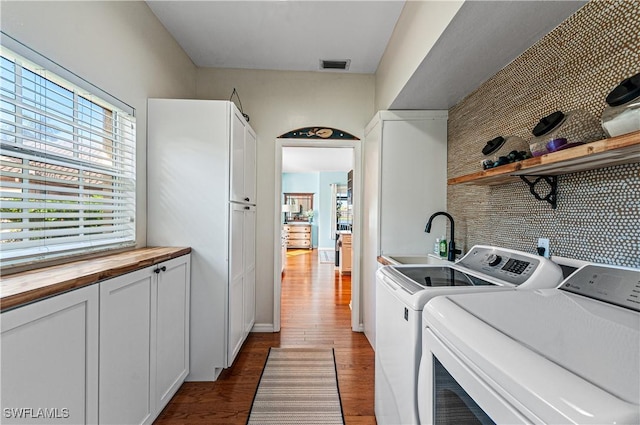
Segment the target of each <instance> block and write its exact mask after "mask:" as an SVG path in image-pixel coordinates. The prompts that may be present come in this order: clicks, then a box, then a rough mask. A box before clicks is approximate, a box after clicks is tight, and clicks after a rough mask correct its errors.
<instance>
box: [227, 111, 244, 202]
mask: <svg viewBox="0 0 640 425" xmlns="http://www.w3.org/2000/svg"><path fill="white" fill-rule="evenodd" d="M244 139H245V120H244V117H243V116H242V115H241V114H240V113H239V112H238V111H237V110H236V109H235V108H233V109H232V113H231V146H230V149H231V164H230V165H231V170H230V173H231V176H230V179H231V182H230V184H231V187H230V195H231V200H232V201H236V202H248V201H246V200H245V198H246V197H247V196H246V195H245V193H244V175H245V161H244V157H245V142H244Z"/></svg>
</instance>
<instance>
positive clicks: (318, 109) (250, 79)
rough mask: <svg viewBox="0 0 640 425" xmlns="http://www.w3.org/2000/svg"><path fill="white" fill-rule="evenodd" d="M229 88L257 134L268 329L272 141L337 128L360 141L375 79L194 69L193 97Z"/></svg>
mask: <svg viewBox="0 0 640 425" xmlns="http://www.w3.org/2000/svg"><path fill="white" fill-rule="evenodd" d="M234 87H235V88H236V89H237V90H238V93H239V95H240V99H241V100H242V106H243V109H244V112H245V113H247V114H249V116H250V118H251V121H250V124H251V126H252V127H253V129H254V130H255V131H256V133H257V134H258V153H257V161H258V182H257V185H258V186H257V189H258V214H257V221H258V225H257V239H258V246H257V253H258V254H257V264H256V324H258V325H269V324H272V323H273V287H274V282H273V276H274V271H273V255H274V252H273V249H274V240H273V235H274V231H275V229H274V227H273V226H274V221H275V216H274V210H275V204H274V202H275V193H274V190H275V189H274V188H275V179H276V175H275V139H276V138H277V137H278V136H279V135H281V134H283V133H285V132H287V131H289V130H293V129H296V128H300V127H306V126H312V125H319V126H327V127H335V128H339V129H342V130H345V131H347V132H349V133H351V134H353V135H355V136H357V137H360V138H362V137H363V133H364V127H365V125H366V124H367V123H368V122H369V120H370V119H371V117H372V116H373V114H374V77H373V75H362V74H344V73H333V72H326V73H321V72H282V71H256V70H238V69H211V68H209V69H199V70H198V73H197V96H198V97H199V98H201V99H229V96H230V95H231V92H232V90H233V88H234ZM280 177H281V176H280V175H278V176H277V178H280Z"/></svg>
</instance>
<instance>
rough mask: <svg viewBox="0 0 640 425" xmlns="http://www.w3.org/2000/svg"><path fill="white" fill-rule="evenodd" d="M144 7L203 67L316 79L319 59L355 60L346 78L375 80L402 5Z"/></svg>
mask: <svg viewBox="0 0 640 425" xmlns="http://www.w3.org/2000/svg"><path fill="white" fill-rule="evenodd" d="M147 4H148V5H149V7H150V8H151V10H152V11H153V13H154V14H155V15H156V16H157V17H158V19H160V21H161V22H162V24H163V25H164V26H165V28H166V29H167V30H168V31H169V32H170V33H171V34H172V35H173V37H174V38H175V39H176V41H177V42H178V43H179V44H180V46H181V47H182V49H183V50H184V51H185V52H186V53H187V54H188V55H189V57H190V58H191V60H192V61H193V62H194V63H195V64H196V65H197V66H199V67H213V68H242V69H271V70H281V71H318V70H319V65H320V60H321V59H325V60H341V59H351V65H350V68H349V72H352V73H366V74H373V73H375V72H376V69H377V67H378V63H379V62H380V58H381V57H382V54H383V53H384V49H385V47H386V46H387V43H388V41H389V37H391V33H392V32H393V29H394V27H395V25H396V21H397V20H398V17H399V16H400V12H401V11H402V7H403V6H404V1H400V0H392V1H328V0H323V1H304V0H292V1H265V0H262V1H240V0H236V1H186V2H185V1H176V0H169V1H165V0H160V1H151V0H148V1H147ZM364 22H366V24H363V23H364ZM332 72H335V71H332Z"/></svg>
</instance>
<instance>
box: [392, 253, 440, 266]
mask: <svg viewBox="0 0 640 425" xmlns="http://www.w3.org/2000/svg"><path fill="white" fill-rule="evenodd" d="M385 258H387V259H388V260H389V262H390V263H393V264H443V263H446V262H447V260H446V259H444V258H439V257H436V256H435V255H385Z"/></svg>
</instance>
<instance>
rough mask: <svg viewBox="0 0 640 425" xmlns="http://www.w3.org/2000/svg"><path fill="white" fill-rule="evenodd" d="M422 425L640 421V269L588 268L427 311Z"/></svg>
mask: <svg viewBox="0 0 640 425" xmlns="http://www.w3.org/2000/svg"><path fill="white" fill-rule="evenodd" d="M423 316H424V317H423V319H424V335H423V357H422V361H421V365H420V373H419V385H418V400H419V414H420V419H421V422H422V423H425V424H442V423H479V424H506V423H508V424H638V423H640V270H638V269H631V268H624V267H615V266H604V265H594V264H591V265H586V266H583V267H581V268H580V269H578V270H577V271H576V272H574V273H573V274H572V275H570V276H569V277H568V278H567V279H565V280H564V281H563V282H562V283H561V284H560V286H558V288H555V289H540V290H534V291H511V292H500V293H496V294H491V296H489V294H476V295H475V296H468V295H452V296H444V297H440V298H436V299H433V300H432V301H430V302H429V303H428V304H427V306H426V307H425V308H424V312H423Z"/></svg>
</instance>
